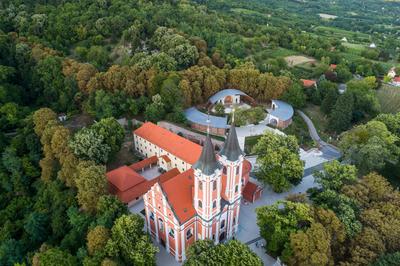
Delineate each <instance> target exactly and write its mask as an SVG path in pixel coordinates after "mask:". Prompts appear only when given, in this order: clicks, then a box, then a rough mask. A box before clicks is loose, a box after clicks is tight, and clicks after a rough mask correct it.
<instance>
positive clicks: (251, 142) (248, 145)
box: [244, 135, 262, 155]
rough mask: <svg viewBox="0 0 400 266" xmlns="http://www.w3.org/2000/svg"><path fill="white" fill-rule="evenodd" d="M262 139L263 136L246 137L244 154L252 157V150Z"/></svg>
mask: <svg viewBox="0 0 400 266" xmlns="http://www.w3.org/2000/svg"><path fill="white" fill-rule="evenodd" d="M261 137H262V135H260V136H250V137H246V138H245V140H244V152H245V153H246V154H247V155H251V154H252V150H253V147H254V146H255V145H256V144H257V142H258V140H259V139H260V138H261Z"/></svg>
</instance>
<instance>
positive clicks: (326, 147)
mask: <svg viewBox="0 0 400 266" xmlns="http://www.w3.org/2000/svg"><path fill="white" fill-rule="evenodd" d="M296 112H297V113H298V114H299V115H300V116H301V118H303V120H304V121H305V122H306V124H307V127H308V132H310V136H311V138H312V139H313V140H314V141H316V142H317V143H318V146H319V148H320V150H321V151H322V152H323V154H324V156H325V157H326V158H327V159H338V158H340V157H341V153H340V151H339V149H338V148H336V147H335V146H333V145H331V144H329V143H326V142H325V141H323V140H322V139H321V138H320V136H319V135H318V132H317V129H316V128H315V126H314V124H313V122H312V121H311V119H310V118H309V117H308V116H307V115H306V114H305V113H303V112H302V111H300V110H296Z"/></svg>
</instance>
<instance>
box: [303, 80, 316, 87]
mask: <svg viewBox="0 0 400 266" xmlns="http://www.w3.org/2000/svg"><path fill="white" fill-rule="evenodd" d="M301 82H303V87H304V88H317V81H316V80H311V79H301Z"/></svg>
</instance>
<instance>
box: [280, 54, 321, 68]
mask: <svg viewBox="0 0 400 266" xmlns="http://www.w3.org/2000/svg"><path fill="white" fill-rule="evenodd" d="M285 61H286V63H287V64H288V66H290V67H294V66H297V65H301V64H304V63H316V62H317V60H316V59H315V58H312V57H307V56H303V55H292V56H287V57H285Z"/></svg>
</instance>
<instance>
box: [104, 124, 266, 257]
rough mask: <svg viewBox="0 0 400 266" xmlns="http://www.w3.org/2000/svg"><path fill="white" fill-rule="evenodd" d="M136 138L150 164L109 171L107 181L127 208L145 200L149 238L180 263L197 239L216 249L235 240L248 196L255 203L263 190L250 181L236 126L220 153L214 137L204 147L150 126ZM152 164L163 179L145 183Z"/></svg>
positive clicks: (138, 146) (136, 147) (207, 136)
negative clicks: (243, 200)
mask: <svg viewBox="0 0 400 266" xmlns="http://www.w3.org/2000/svg"><path fill="white" fill-rule="evenodd" d="M133 137H134V145H135V150H136V151H137V152H138V153H140V154H142V155H143V156H144V157H146V159H144V160H143V161H141V162H138V163H136V164H133V165H131V166H123V167H120V168H118V169H116V170H113V171H110V172H109V173H107V178H108V181H109V185H110V192H111V193H113V194H116V195H117V196H118V197H119V198H120V199H121V200H122V201H123V202H125V203H127V204H128V205H129V204H130V202H135V201H138V200H141V197H142V198H143V203H144V210H145V212H144V214H145V220H146V225H147V226H146V227H147V230H148V232H149V233H150V235H151V236H152V237H153V238H154V239H155V240H156V241H157V242H158V243H160V244H161V245H162V246H164V247H165V248H166V250H167V252H169V253H170V254H171V255H172V256H174V257H175V259H176V260H177V261H178V262H182V261H184V260H185V259H186V255H185V251H186V249H187V248H188V247H189V246H190V245H191V244H193V243H194V242H195V241H196V240H200V239H212V240H213V241H214V242H215V243H216V244H217V243H219V242H222V241H225V240H228V239H232V238H233V237H234V236H235V234H236V232H237V230H238V224H239V211H240V203H241V200H242V196H243V194H246V193H244V192H247V194H249V193H250V194H249V195H250V196H249V197H250V198H254V197H255V195H256V194H258V196H260V195H261V191H262V190H261V189H260V188H259V187H258V186H256V185H255V184H253V183H252V182H250V181H249V174H250V170H251V164H250V162H249V161H247V160H246V159H245V158H244V153H243V151H242V150H241V149H240V147H239V143H238V139H237V135H236V129H235V127H234V126H233V125H232V126H231V127H230V130H229V133H228V136H227V138H226V140H225V142H224V145H223V147H222V149H221V151H220V152H219V153H216V151H215V149H214V145H213V144H212V141H211V138H210V135H209V134H207V135H206V136H205V138H204V144H203V147H202V146H200V145H198V144H196V143H194V142H191V141H189V140H187V139H185V138H183V137H181V136H178V135H176V134H174V133H172V132H170V131H169V130H167V129H164V128H161V127H159V126H157V125H155V124H153V123H150V122H147V123H145V124H143V125H142V126H141V127H140V128H138V129H136V130H135V131H134V134H133ZM147 164H150V167H152V166H151V165H152V164H153V165H157V166H158V170H160V169H161V170H162V171H161V172H162V174H161V175H160V176H158V177H156V178H153V179H151V180H146V178H144V177H143V176H142V175H144V172H143V171H147V170H143V169H144V168H145V167H146V165H147ZM138 165H139V167H138ZM141 167H142V170H143V171H142V170H140V168H141ZM153 168H154V167H153ZM153 168H151V169H153ZM148 169H150V168H148ZM151 169H150V170H151ZM133 180H134V181H133ZM128 181H129V182H130V183H131V185H132V184H133V185H132V186H131V188H128V187H127V186H126V184H127V183H129V182H128ZM249 201H250V202H252V201H251V200H249Z"/></svg>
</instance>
